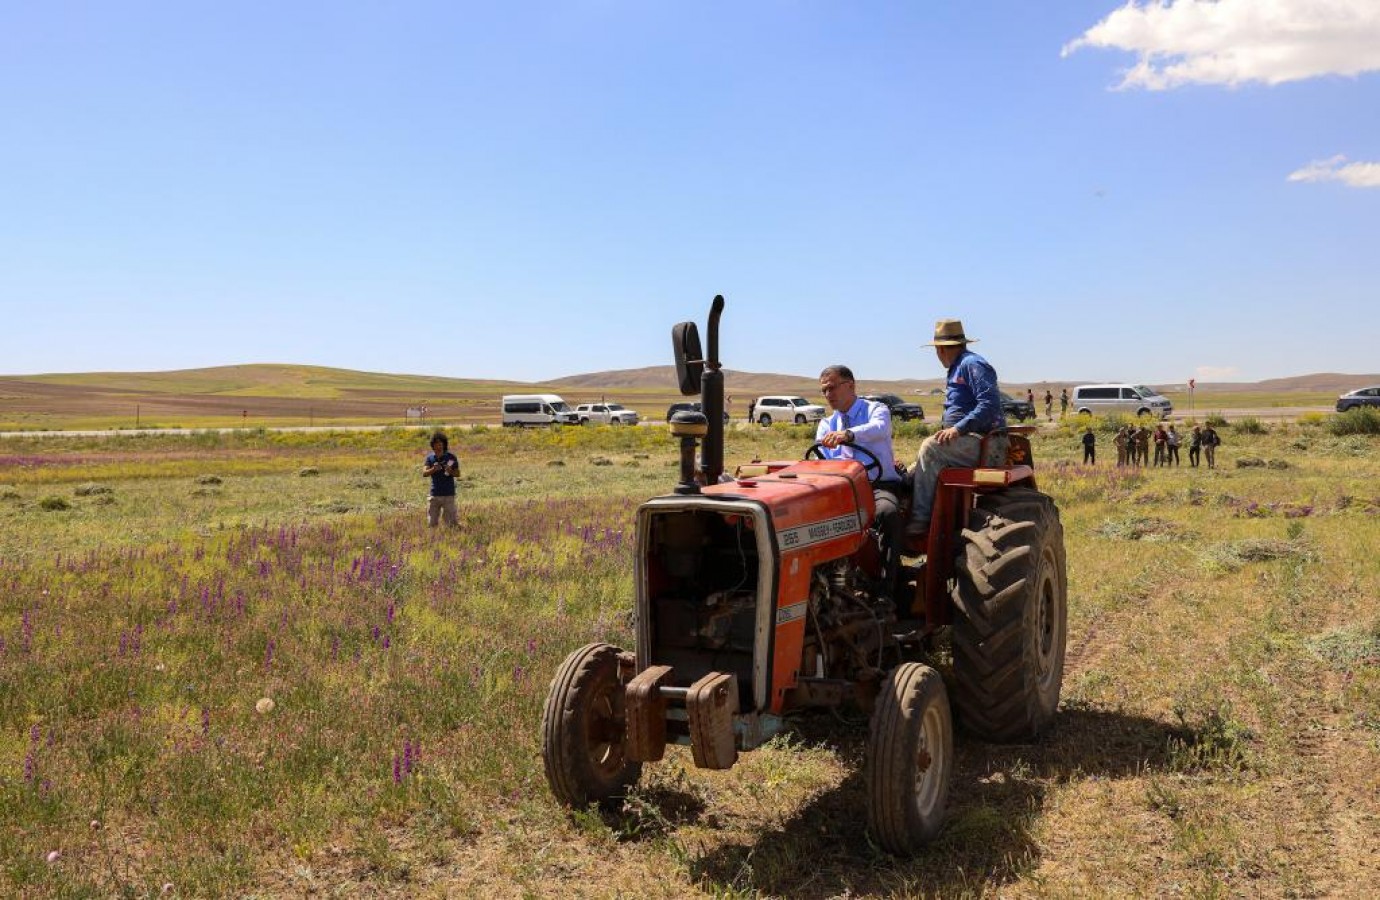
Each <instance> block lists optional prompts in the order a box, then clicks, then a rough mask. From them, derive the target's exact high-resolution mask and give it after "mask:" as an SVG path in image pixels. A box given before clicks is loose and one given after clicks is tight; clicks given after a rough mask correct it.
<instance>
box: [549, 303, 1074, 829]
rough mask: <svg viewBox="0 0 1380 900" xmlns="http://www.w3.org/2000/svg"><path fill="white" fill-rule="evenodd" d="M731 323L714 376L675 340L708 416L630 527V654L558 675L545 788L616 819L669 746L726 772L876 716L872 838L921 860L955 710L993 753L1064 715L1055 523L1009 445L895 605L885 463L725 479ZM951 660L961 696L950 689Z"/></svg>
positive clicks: (572, 659) (685, 340) (677, 421)
mask: <svg viewBox="0 0 1380 900" xmlns="http://www.w3.org/2000/svg"><path fill="white" fill-rule="evenodd" d="M723 305H724V303H723V298H722V297H715V298H714V303H713V306H712V308H711V311H710V317H709V327H708V338H709V353H708V355H707V356H706V355H704V354H702V353H701V350H700V340H699V332H698V329H697V328H696V326H695V324H694V323H693V322H685V323H681V324H680V325H677V326H676V327H675V328H674V329H673V332H672V336H673V342H674V345H675V354H676V369H677V375H678V379H679V381H680V390H681V392H682V393H683V394H686V395H692V394H697V393H698V394H701V409H702V411H699V412H695V411H687V412H680V413H677V414H676V415H675V416H674V417H673V418H672V420H671V423H670V429H671V433H672V434H673V435H674V436H676V437H678V438H679V439H680V442H681V474H680V483H679V484H678V485H677V486H676V488H675V490H674V492H673V493H671V494H668V495H666V496H662V497H656V498H653V499H651V500H648V501H647V502H646V503H644V504H642V506H641V507H640V508H639V510H638V513H637V542H636V549H635V553H636V557H635V561H634V566H635V579H634V581H635V588H636V631H637V649H636V651H635V652H629V651H625V650H622V649H619V648H618V647H614V646H612V645H609V644H603V643H597V644H590V645H588V646H586V647H582V648H581V649H579V650H576V651H575V652H574V653H572V654H571V655H570V656H569V657H567V658H566V660H565V662H564V663H562V665H561V667H560V669H559V670H558V671H557V672H556V676H555V678H554V679H553V680H552V683H551V692H550V694H549V696H548V697H547V701H546V709H545V713H544V715H543V717H542V756H543V759H544V761H545V767H546V776H547V780H548V781H549V782H550V785H551V790H552V792H553V793H554V794H555V795H556V797H557V798H558V799H559V800H560V801H561V802H563V803H565V804H568V805H571V806H583V805H585V804H588V803H591V802H597V803H608V802H611V801H616V800H617V799H618V798H620V797H621V796H622V795H623V794H624V793H625V792H626V791H627V790H628V788H629V787H630V786H632V785H633V784H634V783H635V782H636V781H637V779H638V777H639V776H640V774H641V771H642V765H643V764H644V763H650V762H656V761H658V760H660V759H662V757H663V755H664V754H665V752H666V745H667V744H668V743H671V744H681V745H688V746H689V748H690V752H691V754H692V755H693V758H694V761H695V764H696V765H697V766H699V767H702V768H710V769H725V768H728V767H729V766H732V765H733V763H734V761H735V760H736V759H737V756H738V754H739V753H740V752H743V751H748V750H752V749H754V748H756V747H758V746H760V745H761V744H762V743H764V742H765V741H767V740H768V739H769V738H771V737H772V736H773V735H775V734H777V733H779V732H781V731H782V730H783V729H784V728H785V727H786V726H787V721H788V717H790V716H791V715H792V714H795V713H799V712H801V711H804V710H809V709H819V708H828V707H840V706H843V705H846V704H852V705H855V706H857V707H860V708H862V709H863V710H870V711H871V726H870V733H869V738H868V744H867V751H866V779H867V796H868V811H867V812H868V824H869V827H870V829H871V831H872V834H873V835H874V837H875V838H876V840H877V841H878V842H879V843H880V844H881V845H882V846H883V847H885V848H886V849H888V850H890V851H891V852H893V853H898V854H908V853H913V852H915V851H916V850H918V849H919V848H920V847H922V846H923V845H924V844H925V843H926V842H927V841H929V840H930V839H931V838H933V837H934V836H935V834H937V833H938V831H939V828H940V826H941V824H942V823H943V818H944V807H945V802H946V800H947V797H948V789H949V780H950V773H951V769H952V766H953V713H952V712H951V710H950V701H949V697H950V692H951V691H952V695H953V703H954V707H955V708H956V710H957V713H958V718H959V721H960V723H961V724H962V725H963V726H965V728H966V729H967V730H968V731H969V732H971V733H973V734H974V735H976V736H978V737H980V738H983V739H987V740H994V741H1021V740H1028V739H1030V738H1033V737H1034V736H1035V735H1036V734H1038V733H1039V732H1040V730H1041V729H1042V728H1043V727H1044V726H1046V725H1047V724H1048V723H1049V722H1050V720H1051V719H1052V718H1053V716H1054V712H1055V708H1056V707H1057V706H1058V702H1059V690H1060V685H1061V682H1062V680H1063V669H1064V646H1065V631H1066V621H1067V578H1066V575H1065V562H1064V540H1063V528H1062V526H1061V524H1060V522H1059V511H1058V509H1057V508H1056V507H1055V505H1054V502H1053V501H1052V500H1051V499H1050V498H1049V497H1048V496H1046V495H1045V494H1042V493H1040V492H1039V491H1037V490H1036V488H1035V475H1034V471H1033V469H1032V467H1031V457H1030V443H1029V440H1028V439H1027V438H1026V437H1025V434H1024V433H1015V432H1024V431H1025V429H1020V428H1012V429H1011V431H1012V432H1013V433H1012V434H1011V435H1010V436H1009V442H1010V450H1009V451H1008V454H1007V460H1006V464H1005V465H1001V466H983V467H979V468H971V469H957V468H954V469H946V470H944V471H943V472H942V473H941V475H940V479H939V487H938V491H937V493H936V502H935V508H934V515H933V518H932V520H931V527H930V530H929V542H928V546H927V547H925V548H923V549H924V552H923V553H922V554H918V555H916V556H913V557H908V558H907V559H908V561H907V562H906V563H905V565H903V567H902V569H901V576H900V578H899V579H897V581H894V582H892V583H891V584H886V583H885V580H884V579H883V578H882V577H881V574H882V572H883V565H882V560H883V552H884V549H883V548H882V547H881V540H882V537H881V535H880V534H879V533H878V531H877V530H876V529H874V528H873V527H872V525H873V518H874V504H873V495H872V488H871V486H870V484H869V468H872V469H875V468H876V464H875V461H873V462H872V463H871V464H870V466H869V465H864V464H863V463H862V462H858V461H854V460H831V459H808V458H807V459H805V460H803V461H788V462H768V463H760V462H757V463H753V464H751V465H745V466H740V467H738V469H737V471H736V473H735V474H736V477H733V478H724V477H723V442H724V426H723V415H722V412H723V394H724V382H723V373H722V371H721V370H720V363H719V359H718V324H719V317H720V315H721V314H722V312H723ZM701 440H702V441H703V446H702V447H701V446H698V445H699V444H700V442H701ZM812 449H813V448H812ZM697 451H698V456H699V459H698V462H697V459H696V456H697ZM810 455H812V454H808V453H807V456H810ZM984 458H985V455H984ZM879 474H880V473H877V472H873V473H872V476H873V480H875V479H876V477H877V476H878V475H879ZM945 637H947V638H948V640H947V641H943V640H942V639H943V638H945ZM945 645H947V646H948V648H950V652H949V654H947V655H948V656H950V657H951V660H950V662H949V665H947V666H946V667H945V668H946V669H947V670H948V671H949V678H948V685H949V686H946V681H945V678H944V677H942V676H941V674H940V671H939V669H938V668H936V657H937V656H939V655H940V654H939V653H938V652H937V651H938V650H940V649H942V648H943V646H945Z"/></svg>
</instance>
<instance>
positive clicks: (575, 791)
mask: <svg viewBox="0 0 1380 900" xmlns="http://www.w3.org/2000/svg"><path fill="white" fill-rule="evenodd" d="M619 653H620V651H619V649H618V648H617V647H614V646H613V645H611V644H589V645H587V646H584V647H581V648H580V649H579V650H576V651H575V652H574V653H572V654H570V655H569V656H567V657H566V658H565V662H563V663H561V667H560V668H559V669H557V670H556V677H555V678H553V679H552V680H551V693H549V694H548V695H547V697H546V711H545V712H544V713H543V714H542V719H541V755H542V760H543V761H544V762H545V764H546V780H547V782H548V783H550V785H551V792H552V793H553V794H555V795H556V799H557V800H559V801H560V802H562V803H564V804H566V805H567V806H575V807H582V806H585V805H586V804H589V803H600V804H607V803H609V802H610V801H613V800H618V799H620V798H622V796H623V794H624V793H625V792H626V791H627V789H628V787H629V786H630V785H632V784H635V783H636V782H637V779H638V778H639V777H640V776H641V774H642V764H641V763H638V762H633V761H631V760H629V759H627V757H625V756H624V755H623V734H624V731H625V727H626V723H625V720H624V718H623V685H622V683H621V682H620V681H619V677H618V656H619Z"/></svg>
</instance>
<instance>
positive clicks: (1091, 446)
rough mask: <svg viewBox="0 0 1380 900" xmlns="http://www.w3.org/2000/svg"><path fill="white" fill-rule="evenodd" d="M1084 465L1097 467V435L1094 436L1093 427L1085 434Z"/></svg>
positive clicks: (1089, 427)
mask: <svg viewBox="0 0 1380 900" xmlns="http://www.w3.org/2000/svg"><path fill="white" fill-rule="evenodd" d="M1083 465H1085V466H1095V465H1097V435H1095V434H1093V430H1092V426H1091V425H1089V426H1088V430H1087V431H1085V432H1083Z"/></svg>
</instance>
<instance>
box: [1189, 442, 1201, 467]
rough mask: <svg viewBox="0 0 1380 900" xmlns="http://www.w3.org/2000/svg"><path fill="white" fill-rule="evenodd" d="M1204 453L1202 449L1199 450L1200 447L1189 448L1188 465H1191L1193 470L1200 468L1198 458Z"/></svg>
mask: <svg viewBox="0 0 1380 900" xmlns="http://www.w3.org/2000/svg"><path fill="white" fill-rule="evenodd" d="M1202 452H1203V451H1202V450H1201V449H1199V447H1198V445H1197V444H1194V445H1193V446H1192V447H1189V448H1188V464H1189V465H1190V466H1192V467H1193V468H1195V469H1196V468H1198V456H1199V454H1201V453H1202Z"/></svg>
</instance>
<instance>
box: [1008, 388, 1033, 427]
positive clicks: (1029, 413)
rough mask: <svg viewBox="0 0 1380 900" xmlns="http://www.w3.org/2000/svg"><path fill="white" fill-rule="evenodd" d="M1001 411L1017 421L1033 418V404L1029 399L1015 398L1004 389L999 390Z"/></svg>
mask: <svg viewBox="0 0 1380 900" xmlns="http://www.w3.org/2000/svg"><path fill="white" fill-rule="evenodd" d="M1001 411H1002V412H1003V413H1004V414H1005V415H1006V416H1008V417H1009V418H1012V419H1015V420H1016V421H1017V422H1024V421H1025V420H1026V419H1033V418H1035V404H1034V403H1031V402H1030V401H1029V400H1017V399H1016V398H1015V397H1013V396H1011V395H1010V394H1008V393H1007V392H1006V391H1001Z"/></svg>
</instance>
